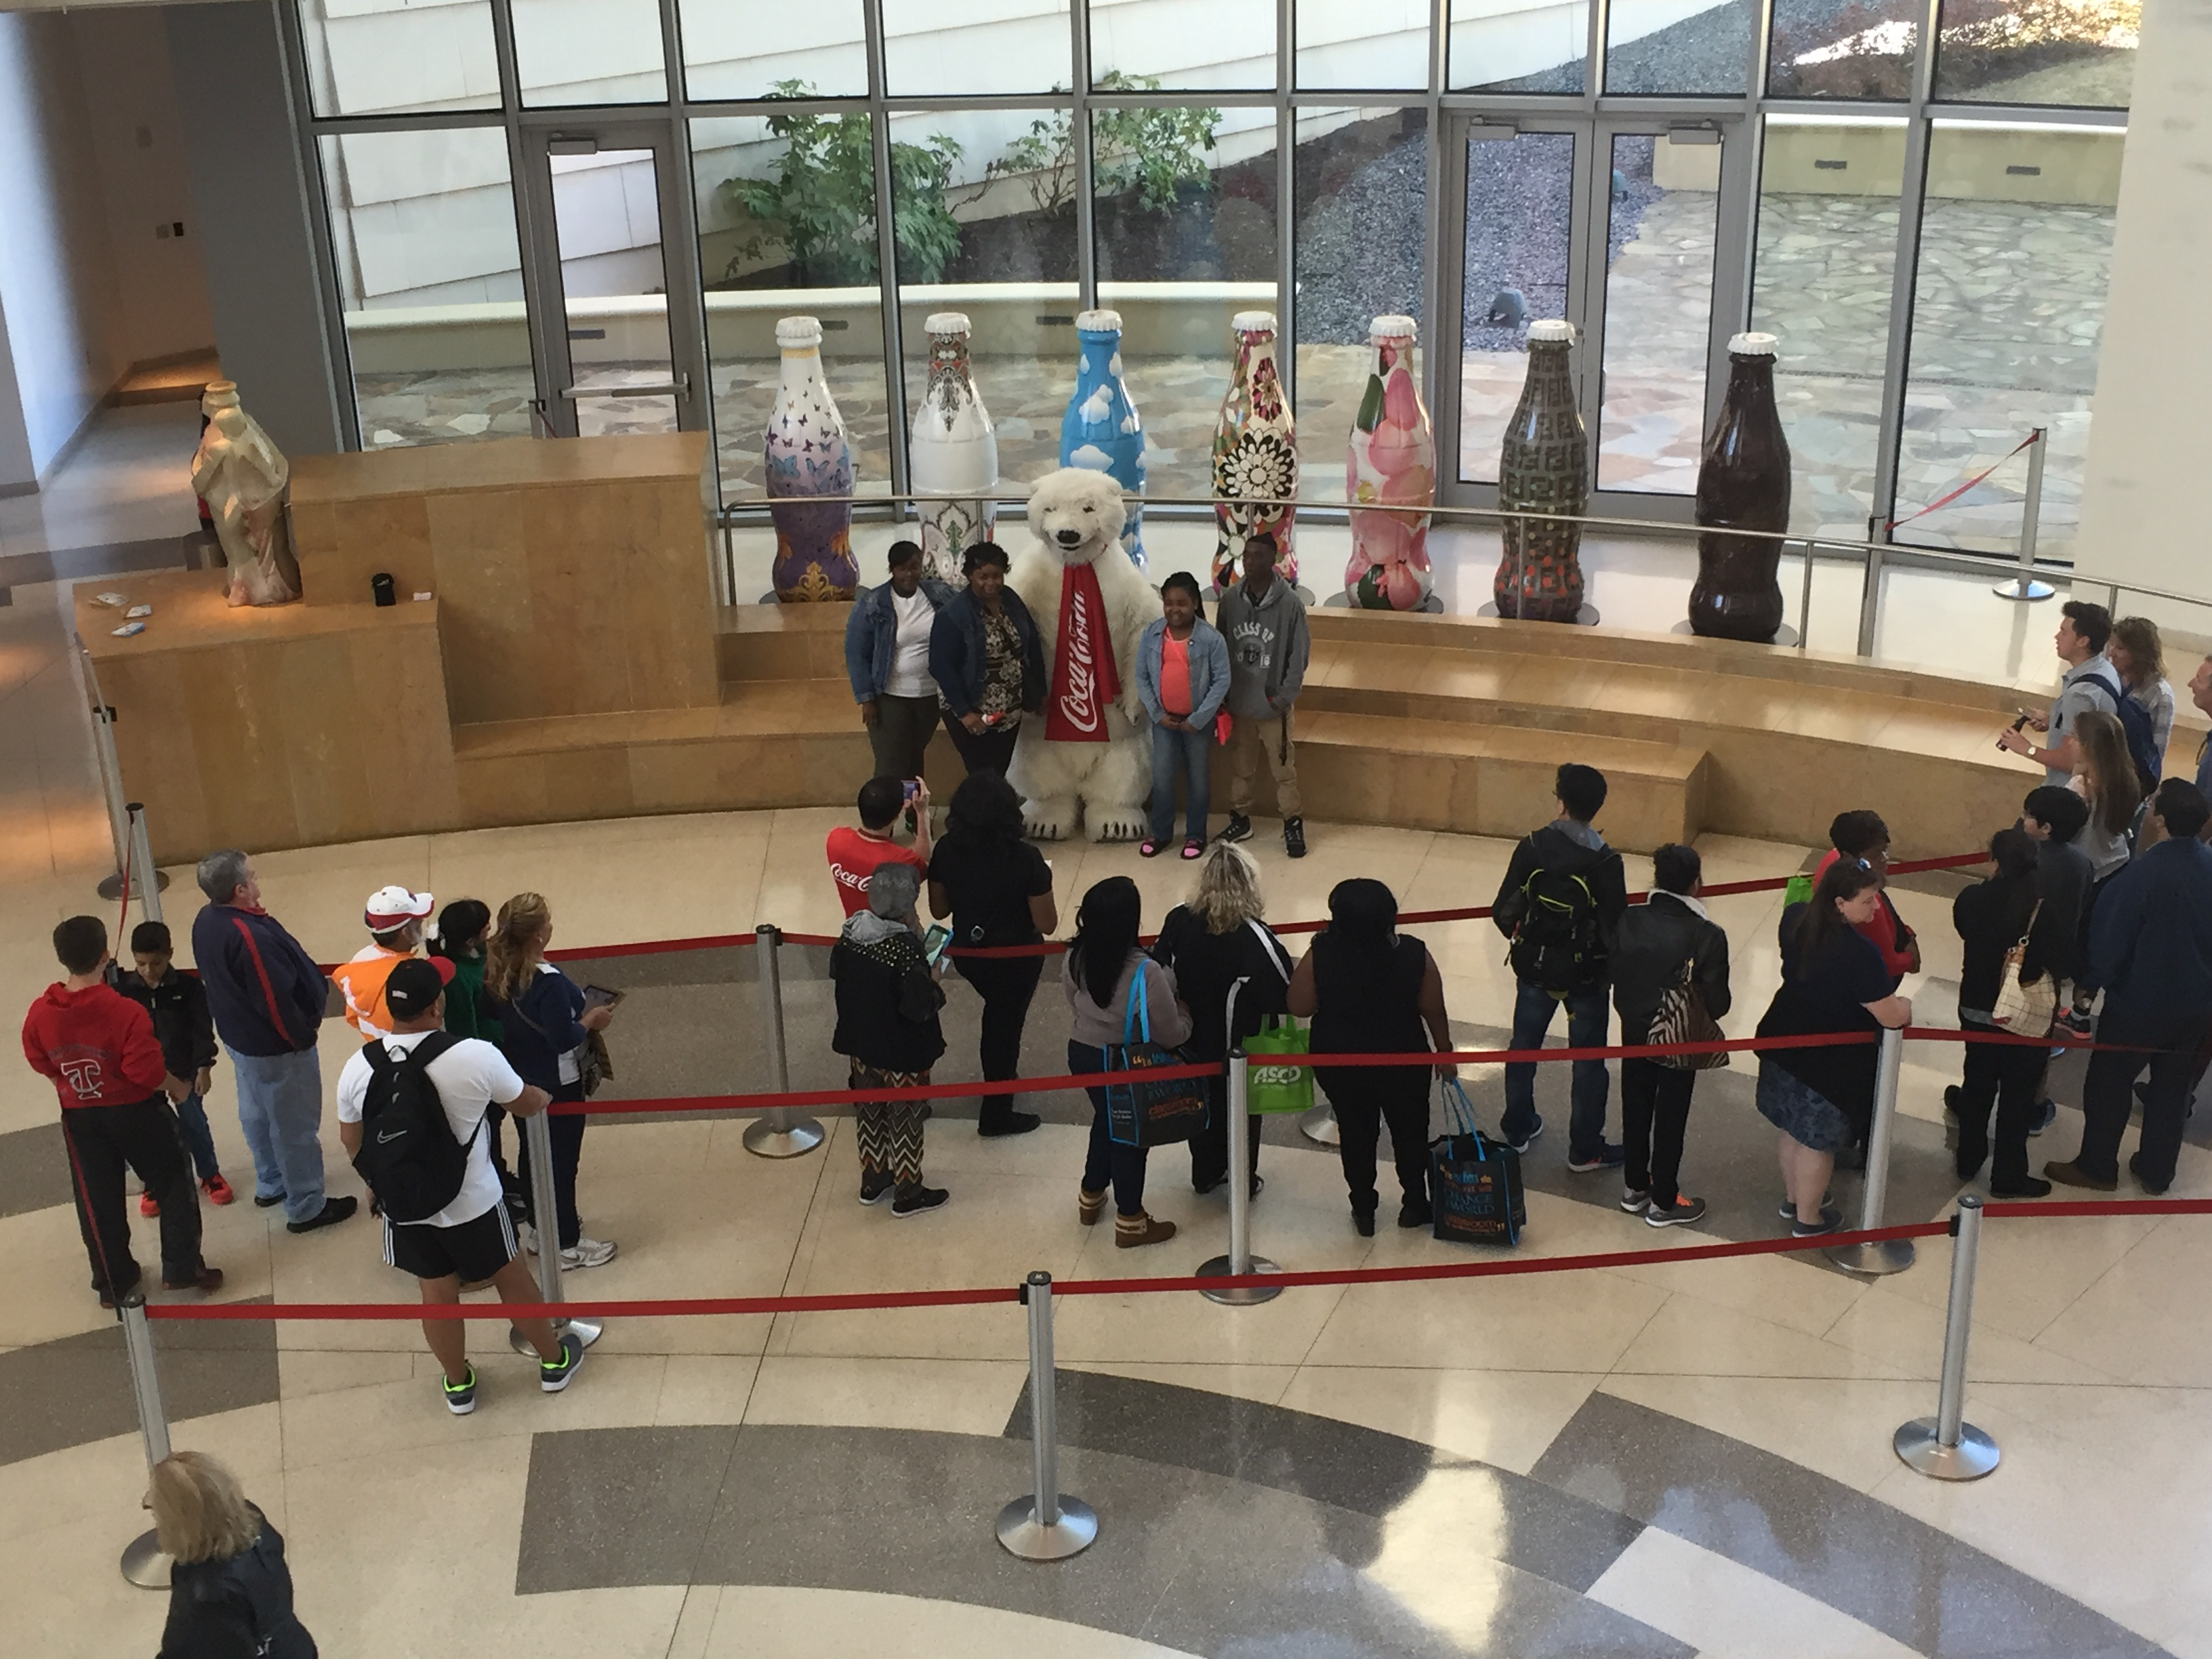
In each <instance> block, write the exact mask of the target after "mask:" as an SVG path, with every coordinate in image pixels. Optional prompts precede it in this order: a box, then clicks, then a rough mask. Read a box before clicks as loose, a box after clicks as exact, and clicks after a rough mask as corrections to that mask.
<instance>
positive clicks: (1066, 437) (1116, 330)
mask: <svg viewBox="0 0 2212 1659" xmlns="http://www.w3.org/2000/svg"><path fill="white" fill-rule="evenodd" d="M1075 337H1076V338H1077V339H1078V340H1079V342H1081V343H1082V348H1083V349H1082V353H1081V355H1080V356H1079V358H1078V360H1077V362H1076V368H1075V395H1074V396H1073V398H1069V399H1068V400H1067V412H1066V414H1065V415H1063V416H1061V417H1060V465H1062V466H1087V467H1089V468H1091V471H1094V472H1103V473H1104V474H1105V475H1106V476H1107V477H1109V478H1111V479H1113V481H1114V482H1115V483H1117V484H1119V485H1121V493H1122V495H1123V496H1124V497H1125V498H1127V508H1128V517H1127V518H1126V519H1124V520H1122V521H1121V548H1122V550H1123V551H1124V552H1126V553H1127V554H1128V556H1129V562H1130V563H1132V564H1133V565H1135V566H1136V567H1137V568H1138V569H1139V570H1142V569H1143V568H1145V534H1144V524H1145V501H1144V495H1145V423H1144V422H1142V421H1140V420H1139V419H1138V418H1137V405H1136V404H1134V403H1133V402H1132V401H1131V400H1130V397H1129V387H1128V383H1127V381H1125V380H1122V378H1121V313H1120V312H1118V311H1079V312H1077V313H1075Z"/></svg>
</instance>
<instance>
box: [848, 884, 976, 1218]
mask: <svg viewBox="0 0 2212 1659" xmlns="http://www.w3.org/2000/svg"><path fill="white" fill-rule="evenodd" d="M920 894H921V872H919V871H917V870H916V869H915V867H914V866H912V865H910V864H885V865H882V866H878V868H877V870H876V872H875V875H874V877H873V878H872V879H871V880H870V881H869V883H868V890H867V908H866V909H864V910H858V911H855V912H854V914H853V915H850V916H848V918H846V921H845V928H844V931H843V932H842V933H839V934H838V935H837V943H836V945H834V946H832V947H831V949H830V951H829V977H830V980H831V981H832V982H833V983H834V984H835V985H836V992H837V1028H836V1031H835V1032H834V1033H833V1034H832V1035H831V1036H830V1039H829V1046H830V1047H831V1048H834V1049H835V1050H836V1052H837V1053H839V1054H843V1055H844V1056H845V1057H846V1058H847V1059H848V1060H850V1061H851V1062H852V1072H851V1085H850V1086H851V1087H853V1088H854V1089H911V1088H915V1087H918V1086H920V1085H924V1084H927V1082H928V1081H929V1068H930V1067H931V1066H934V1065H935V1064H936V1063H937V1057H938V1056H939V1054H943V1053H944V1052H945V1033H944V1030H943V1029H942V1028H941V1027H940V1025H939V1021H938V1010H939V1009H940V1008H942V1007H943V1006H945V989H944V987H942V986H940V985H939V983H938V982H937V981H938V975H939V973H940V972H941V971H942V969H941V967H940V965H939V964H940V962H941V959H942V957H943V956H944V949H945V944H946V942H947V941H948V940H949V939H950V938H951V933H950V932H949V930H947V929H945V928H939V927H933V928H931V929H930V930H929V936H928V937H927V939H925V936H924V935H923V933H922V931H921V918H920V917H919V916H917V915H915V899H916V897H917V896H919V895H920ZM926 1110H927V1104H926V1103H924V1102H922V1101H919V1100H897V1101H863V1102H860V1103H858V1104H856V1105H855V1106H854V1108H853V1122H854V1136H855V1138H856V1139H858V1140H859V1142H860V1202H861V1203H863V1204H867V1205H875V1204H878V1203H881V1202H882V1201H883V1200H884V1198H886V1197H888V1198H890V1200H891V1217H892V1218H893V1219H894V1220H900V1221H903V1220H905V1219H906V1218H908V1217H909V1216H917V1215H924V1214H927V1212H930V1211H932V1210H934V1209H936V1208H938V1207H939V1206H940V1205H942V1204H943V1203H944V1202H945V1199H946V1197H947V1196H948V1194H946V1192H945V1189H944V1188H942V1187H925V1186H924V1185H922V1181H921V1136H922V1125H923V1121H924V1113H925V1112H926Z"/></svg>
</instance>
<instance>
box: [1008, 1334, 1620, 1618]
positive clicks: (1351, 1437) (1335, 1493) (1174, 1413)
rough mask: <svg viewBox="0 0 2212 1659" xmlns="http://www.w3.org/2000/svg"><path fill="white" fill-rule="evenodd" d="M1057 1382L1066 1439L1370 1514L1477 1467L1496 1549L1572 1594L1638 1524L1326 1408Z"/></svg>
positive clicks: (1021, 1413) (1119, 1383) (1115, 1383)
mask: <svg viewBox="0 0 2212 1659" xmlns="http://www.w3.org/2000/svg"><path fill="white" fill-rule="evenodd" d="M1058 1393H1059V1407H1060V1443H1061V1444H1062V1445H1063V1446H1089V1447H1092V1448H1094V1449H1100V1450H1112V1451H1116V1452H1121V1453H1124V1454H1126V1455H1129V1456H1132V1457H1141V1458H1145V1459H1147V1460H1149V1461H1150V1462H1155V1463H1170V1464H1177V1465H1180V1466H1182V1468H1188V1469H1194V1470H1197V1471H1199V1472H1200V1473H1203V1474H1217V1475H1221V1476H1224V1477H1226V1478H1228V1479H1231V1480H1242V1481H1245V1482H1249V1484H1251V1485H1254V1486H1270V1487H1273V1488H1274V1489H1275V1490H1277V1491H1279V1492H1291V1493H1294V1494H1296V1495H1297V1496H1298V1497H1301V1498H1311V1499H1313V1500H1314V1501H1315V1502H1316V1503H1319V1504H1328V1505H1330V1506H1332V1507H1334V1508H1336V1509H1340V1510H1352V1512H1354V1513H1355V1514H1358V1515H1364V1516H1371V1517H1373V1518H1376V1519H1378V1520H1380V1519H1384V1518H1387V1517H1388V1516H1390V1515H1391V1514H1393V1513H1394V1512H1395V1511H1396V1510H1398V1509H1400V1508H1401V1506H1402V1505H1403V1504H1405V1503H1406V1501H1407V1498H1410V1497H1411V1496H1412V1495H1413V1492H1416V1491H1417V1490H1418V1489H1419V1486H1421V1484H1422V1482H1423V1481H1425V1480H1427V1479H1428V1478H1429V1476H1430V1474H1431V1472H1432V1471H1433V1470H1435V1469H1437V1468H1468V1469H1473V1468H1483V1470H1484V1473H1485V1475H1486V1482H1485V1483H1484V1484H1485V1485H1486V1486H1488V1489H1489V1492H1490V1493H1491V1494H1492V1498H1493V1499H1494V1502H1495V1503H1496V1505H1497V1509H1496V1512H1495V1513H1494V1514H1493V1515H1492V1516H1488V1517H1486V1520H1487V1522H1488V1523H1489V1525H1490V1527H1491V1528H1492V1530H1493V1532H1494V1533H1495V1535H1496V1536H1497V1537H1498V1541H1499V1542H1498V1559H1499V1560H1501V1561H1504V1562H1507V1563H1509V1564H1510V1565H1513V1566H1516V1567H1518V1568H1520V1569H1522V1571H1526V1572H1533V1573H1534V1574H1535V1575H1537V1576H1538V1577H1541V1578H1548V1579H1550V1580H1551V1581H1552V1582H1553V1583H1556V1584H1560V1585H1563V1586H1565V1588H1566V1589H1571V1590H1573V1591H1575V1592H1576V1593H1577V1594H1580V1593H1581V1592H1583V1591H1584V1590H1587V1589H1589V1587H1590V1586H1591V1585H1592V1584H1594V1583H1596V1582H1597V1581H1598V1579H1599V1577H1601V1575H1602V1574H1603V1573H1604V1571H1605V1570H1606V1569H1607V1567H1609V1566H1611V1565H1613V1561H1614V1559H1615V1558H1617V1557H1618V1556H1619V1555H1620V1553H1621V1551H1623V1550H1625V1549H1626V1548H1627V1547H1629V1546H1630V1545H1631V1544H1632V1543H1634V1542H1635V1541H1636V1536H1637V1534H1638V1533H1640V1532H1642V1531H1643V1530H1644V1528H1643V1526H1642V1525H1641V1523H1639V1522H1635V1521H1632V1520H1630V1519H1628V1518H1627V1517H1626V1516H1623V1515H1620V1514H1618V1513H1616V1512H1615V1511H1613V1510H1609V1509H1603V1508H1601V1507H1599V1506H1598V1505H1597V1504H1589V1503H1585V1502H1583V1500H1581V1499H1580V1498H1575V1497H1572V1496H1571V1495H1569V1494H1567V1493H1565V1492H1560V1491H1559V1489H1558V1488H1556V1487H1553V1486H1545V1485H1543V1484H1541V1482H1538V1481H1534V1480H1528V1479H1527V1478H1526V1477H1525V1476H1522V1475H1518V1474H1513V1473H1511V1472H1510V1470H1505V1469H1498V1468H1486V1466H1482V1465H1478V1464H1475V1463H1474V1462H1471V1460H1468V1459H1464V1458H1458V1457H1452V1456H1449V1455H1446V1454H1444V1453H1442V1452H1439V1451H1437V1449H1435V1448H1434V1447H1432V1446H1428V1445H1425V1444H1423V1443H1421V1442H1419V1441H1417V1440H1406V1439H1402V1438H1401V1437H1398V1436H1396V1435H1393V1434H1384V1433H1382V1432H1381V1431H1377V1430H1375V1429H1367V1428H1362V1427H1360V1426H1359V1425H1357V1424H1352V1423H1344V1422H1340V1421H1338V1420H1337V1419H1334V1418H1328V1417H1315V1416H1310V1415H1308V1414H1307V1413H1303V1412H1294V1411H1287V1410H1285V1409H1284V1408H1283V1407H1279V1406H1270V1405H1265V1404H1262V1403H1261V1402H1259V1401H1251V1400H1239V1399H1236V1398H1234V1397H1232V1396H1231V1395H1221V1394H1209V1393H1206V1392H1205V1391H1204V1390H1202V1389H1182V1388H1176V1387H1174V1386H1172V1385H1170V1384H1167V1383H1146V1382H1138V1381H1134V1380H1132V1379H1130V1378H1127V1377H1119V1376H1100V1375H1097V1374H1096V1373H1092V1372H1089V1371H1062V1372H1060V1378H1059V1385H1058ZM1029 1435H1030V1396H1029V1389H1027V1387H1026V1386H1024V1389H1023V1390H1022V1397H1021V1399H1020V1401H1018V1403H1017V1404H1016V1406H1015V1407H1014V1413H1013V1416H1012V1419H1010V1420H1009V1421H1008V1423H1007V1425H1006V1436H1007V1437H1008V1438H1009V1439H1013V1440H1019V1441H1023V1442H1026V1441H1027V1440H1028V1439H1029ZM1468 1490H1469V1491H1473V1490H1474V1487H1473V1486H1469V1488H1468ZM1346 1559H1352V1558H1349V1557H1347V1558H1346ZM1354 1565H1364V1564H1362V1563H1359V1562H1357V1561H1356V1560H1355V1561H1354Z"/></svg>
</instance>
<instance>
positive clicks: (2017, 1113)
mask: <svg viewBox="0 0 2212 1659" xmlns="http://www.w3.org/2000/svg"><path fill="white" fill-rule="evenodd" d="M2038 852H2039V848H2037V846H2036V843H2035V840H2034V837H2033V836H2030V835H2028V834H2027V831H2026V830H2023V829H2000V830H1998V831H1997V832H1996V835H1994V836H1991V837H1990V859H1991V860H1992V861H1994V862H1995V864H1996V867H1997V871H1996V874H1995V875H1994V876H1991V877H1990V878H1989V879H1988V880H1987V881H1981V882H1976V883H1975V884H1973V885H1972V887H1969V888H1967V889H1966V890H1965V891H1964V892H1962V893H1960V895H1959V896H1958V897H1957V898H1955V899H1954V900H1953V901H1952V902H1951V921H1952V925H1953V926H1954V927H1957V928H1958V930H1959V937H1960V939H1961V940H1962V941H1964V944H1965V946H1966V948H1965V951H1964V953H1963V957H1962V959H1961V961H1960V968H1959V1024H1960V1028H1961V1029H1962V1030H1968V1031H1989V1032H1995V1031H1996V1030H1998V1029H1999V1028H1998V1027H1997V1026H1996V1024H1994V1023H1993V1021H1992V1019H1991V1015H1990V1011H1991V1009H1992V1008H1993V1007H1994V1006H1996V1000H1997V987H1999V986H2000V985H2001V984H2002V983H2003V981H2004V965H2005V953H2006V952H2007V951H2010V950H2011V949H2012V947H2013V946H2014V945H2017V944H2019V943H2020V942H2021V940H2022V939H2026V940H2027V956H2026V957H2025V958H2024V959H2023V960H2022V962H2021V972H2020V976H2021V982H2022V983H2023V984H2027V985H2033V984H2034V983H2035V982H2036V981H2039V980H2040V979H2041V978H2042V977H2043V975H2044V973H2045V963H2044V960H2043V954H2044V939H2043V937H2042V935H2043V929H2042V927H2041V926H2040V921H2041V917H2040V915H2039V905H2038V901H2037V897H2036V869H2037V865H2038V862H2039V860H2038V857H2037V854H2038ZM2015 1035H2016V1036H2037V1037H2040V1036H2048V1035H2049V1034H2048V1033H2047V1032H2045V1031H2021V1032H2016V1033H2015ZM1960 1047H1961V1048H1964V1049H1965V1050H1966V1081H1965V1083H1964V1084H1963V1085H1960V1086H1959V1087H1957V1088H1951V1089H1946V1090H1945V1091H1943V1103H1944V1104H1945V1105H1947V1106H1948V1107H1949V1108H1950V1109H1951V1111H1952V1112H1953V1114H1954V1115H1955V1116H1956V1117H1957V1118H1958V1120H1959V1159H1958V1164H1957V1169H1958V1172H1959V1179H1960V1180H1961V1181H1972V1179H1973V1178H1974V1177H1975V1176H1978V1175H1979V1174H1980V1173H1981V1170H1982V1160H1983V1159H1984V1158H1987V1157H1989V1156H1990V1106H1991V1105H1993V1104H1994V1105H1995V1106H1996V1114H1997V1125H1996V1163H1995V1164H1992V1165H1991V1166H1990V1193H1991V1194H1993V1195H1994V1196H1996V1197H1998V1198H2042V1197H2045V1196H2046V1195H2047V1194H2049V1193H2050V1191H2051V1183H2050V1182H2047V1181H2045V1180H2042V1179H2041V1178H2039V1177H2038V1176H2031V1175H2030V1174H2028V1172H2027V1137H2028V1133H2029V1131H2030V1130H2032V1129H2033V1127H2035V1121H2036V1117H2037V1111H2036V1107H2037V1093H2038V1087H2039V1084H2040V1083H2041V1081H2042V1078H2043V1067H2044V1061H2045V1059H2046V1057H2047V1054H2048V1051H2047V1050H2046V1049H2045V1047H2044V1046H2043V1045H2042V1044H2040V1043H2035V1044H2029V1043H2024V1042H2023V1043H2011V1042H1966V1043H1961V1044H1960Z"/></svg>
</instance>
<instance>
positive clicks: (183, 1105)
mask: <svg viewBox="0 0 2212 1659" xmlns="http://www.w3.org/2000/svg"><path fill="white" fill-rule="evenodd" d="M177 1121H178V1122H179V1123H180V1124H182V1125H183V1126H184V1130H185V1147H186V1149H187V1150H189V1151H190V1152H191V1155H192V1168H193V1169H195V1170H197V1171H198V1172H199V1177H200V1179H201V1180H202V1181H205V1180H206V1179H207V1178H208V1177H209V1176H216V1175H221V1174H222V1164H218V1163H216V1157H215V1136H214V1135H213V1134H211V1133H209V1130H208V1121H207V1103H206V1102H205V1101H204V1100H202V1099H201V1098H200V1097H199V1091H197V1090H194V1091H192V1092H191V1094H188V1095H186V1096H185V1097H184V1098H183V1099H182V1100H180V1101H179V1102H178V1103H177Z"/></svg>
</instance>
